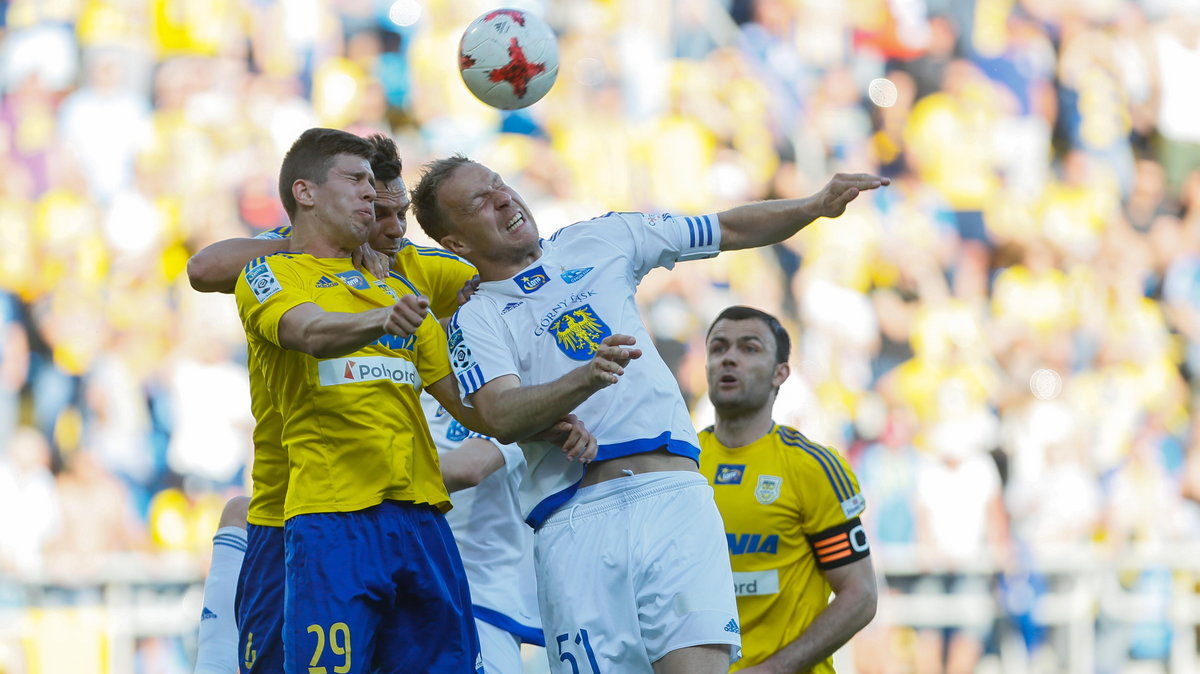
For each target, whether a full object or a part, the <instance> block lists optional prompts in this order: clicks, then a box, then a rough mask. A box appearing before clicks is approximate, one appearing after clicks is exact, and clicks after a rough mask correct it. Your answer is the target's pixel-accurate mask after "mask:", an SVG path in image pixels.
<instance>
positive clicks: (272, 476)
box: [246, 226, 477, 527]
mask: <svg viewBox="0 0 1200 674" xmlns="http://www.w3.org/2000/svg"><path fill="white" fill-rule="evenodd" d="M291 230H292V228H291V227H290V226H289V227H278V228H276V229H273V230H270V231H269V232H266V233H264V234H263V235H260V236H259V237H256V238H280V239H282V238H287V237H289V236H291ZM394 267H395V270H396V272H397V273H398V274H400V275H401V276H403V277H405V278H406V279H408V280H409V281H410V282H411V283H412V284H413V285H414V286H415V287H416V288H417V291H418V292H420V293H421V294H422V295H425V296H426V297H428V298H429V309H430V311H432V312H433V314H434V316H437V317H438V318H442V317H445V316H450V315H452V314H453V313H454V311H455V310H456V309H457V308H458V291H460V290H462V288H463V286H464V285H466V283H467V281H469V280H471V278H472V277H474V276H475V275H476V274H477V272H476V271H475V267H473V266H471V264H470V263H468V262H467V261H466V260H464V259H462V258H460V257H458V256H457V255H455V254H454V253H451V252H449V251H445V250H442V249H440V248H427V247H424V246H418V245H416V244H413V243H412V242H410V241H405V243H404V245H403V247H402V248H401V249H400V252H398V253H396V257H395V264H394ZM257 360H258V359H257V358H256V357H255V356H254V354H253V353H251V354H250V357H249V365H248V366H249V370H250V396H251V397H250V411H251V412H252V413H253V414H254V420H255V425H254V463H253V465H252V466H251V470H250V478H251V496H250V512H249V514H248V515H247V517H246V520H247V521H248V522H250V523H251V524H256V525H260V526H271V527H281V526H283V520H284V516H283V513H284V500H285V497H286V495H287V486H288V460H287V452H285V451H284V449H283V444H282V442H281V440H280V438H281V436H282V435H283V418H282V417H281V416H280V415H279V413H278V412H277V411H275V407H274V405H273V404H272V403H271V399H270V395H269V394H268V393H267V391H266V383H265V380H264V379H263V375H262V370H261V368H259V367H258V362H257Z"/></svg>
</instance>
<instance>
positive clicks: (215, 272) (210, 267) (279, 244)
mask: <svg viewBox="0 0 1200 674" xmlns="http://www.w3.org/2000/svg"><path fill="white" fill-rule="evenodd" d="M290 245H291V243H290V240H289V239H286V238H278V239H225V240H224V241H218V242H216V243H213V244H209V245H208V246H205V247H204V248H203V249H202V250H201V251H200V252H198V253H196V254H195V255H193V256H192V257H191V258H190V259H188V262H187V275H188V282H190V283H191V284H192V288H194V289H195V290H198V291H200V292H202V293H232V292H233V288H234V286H235V285H237V278H238V275H239V274H241V273H242V269H243V268H244V267H245V266H246V264H247V263H249V262H250V261H251V260H253V259H255V258H258V257H263V256H265V255H271V254H273V253H278V252H280V251H284V250H288V247H289V246H290Z"/></svg>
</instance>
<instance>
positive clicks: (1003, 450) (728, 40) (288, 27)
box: [0, 0, 1200, 672]
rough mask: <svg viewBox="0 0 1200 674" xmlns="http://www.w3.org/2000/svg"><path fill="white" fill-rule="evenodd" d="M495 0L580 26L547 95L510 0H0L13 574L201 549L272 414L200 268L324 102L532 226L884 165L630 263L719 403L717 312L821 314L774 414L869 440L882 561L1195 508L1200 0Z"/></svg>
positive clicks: (936, 575)
mask: <svg viewBox="0 0 1200 674" xmlns="http://www.w3.org/2000/svg"><path fill="white" fill-rule="evenodd" d="M503 4H505V5H507V6H516V7H520V8H524V9H529V10H532V11H535V12H537V13H539V14H541V15H543V16H544V17H545V18H546V19H547V20H548V21H549V22H550V23H551V25H552V26H553V27H554V28H555V30H556V32H557V33H558V35H559V38H560V44H559V46H560V51H561V53H560V67H559V74H558V81H557V83H556V84H555V87H554V88H553V90H552V91H551V92H550V94H549V95H548V96H547V97H546V98H545V99H544V100H543V101H542V102H540V103H538V104H537V105H535V106H533V107H532V108H529V109H526V110H523V111H517V112H512V113H501V112H499V111H497V110H493V109H491V108H488V107H486V106H484V105H483V104H481V103H480V102H478V101H477V100H475V99H474V98H472V97H471V96H470V94H469V93H468V92H467V91H466V89H465V88H464V87H463V85H462V82H461V80H460V78H459V76H458V73H457V72H456V68H457V63H458V60H457V55H456V51H457V42H458V37H459V35H460V34H461V31H462V29H463V28H464V27H465V26H466V24H467V23H469V22H470V20H471V19H473V18H474V17H475V16H476V15H478V14H479V13H480V12H482V11H483V10H485V9H490V8H492V7H494V6H495V4H494V3H490V2H486V3H485V2H481V1H479V0H475V1H472V2H464V1H461V0H454V1H451V0H431V1H429V2H418V1H417V0H9V1H8V2H0V21H2V22H3V24H2V26H0V87H2V89H0V174H2V175H3V176H4V179H3V180H2V181H0V513H3V515H0V578H6V579H9V581H10V582H5V583H0V603H3V602H4V601H10V602H11V601H18V600H14V599H12V596H13V593H14V592H15V590H12V589H11V587H12V585H11V581H12V579H16V580H18V581H53V580H54V579H61V578H77V577H93V576H96V575H98V574H99V575H102V574H103V573H105V564H106V561H105V560H106V559H109V557H108V556H107V553H122V552H130V551H134V552H139V553H146V554H150V555H155V556H162V557H164V558H166V557H169V558H171V559H175V560H180V559H182V560H184V562H183V563H185V564H191V565H194V567H195V568H196V569H198V570H200V571H202V570H203V569H204V568H206V563H207V558H206V555H207V552H208V549H209V540H210V538H211V536H212V533H213V531H214V530H215V528H216V520H217V516H218V515H219V512H220V508H221V505H222V503H223V502H224V500H225V499H226V498H227V497H229V496H231V495H234V494H237V493H241V492H242V491H243V490H244V488H245V480H246V475H247V473H248V471H247V465H246V464H247V461H248V459H249V457H250V451H251V447H250V434H249V429H250V427H251V425H252V423H253V419H252V418H251V416H250V412H249V394H248V387H247V382H246V369H245V343H244V336H243V334H242V331H241V327H240V324H239V322H238V319H237V316H236V311H235V309H234V304H233V301H232V298H230V297H225V296H220V295H202V294H199V293H197V292H194V291H193V290H191V288H190V287H189V286H188V284H187V279H186V275H185V274H184V273H183V270H184V265H185V263H186V260H187V258H188V257H189V255H191V254H192V253H193V252H195V251H197V250H199V249H200V248H202V247H203V246H205V245H207V244H209V243H211V242H213V241H216V240H220V239H223V238H227V237H231V236H247V235H253V234H254V233H256V232H259V231H262V230H264V229H268V228H271V227H274V226H277V225H280V224H283V223H284V222H285V221H286V218H285V215H284V213H283V210H282V208H281V206H280V204H279V202H278V197H277V187H276V171H277V168H278V165H279V162H280V160H281V158H282V155H283V152H284V151H285V150H286V149H287V147H288V146H289V145H290V144H291V142H292V141H293V140H294V139H295V137H296V136H298V135H299V133H300V132H301V131H303V130H304V129H305V128H308V127H311V126H330V127H338V128H345V129H349V130H351V131H355V132H359V133H363V134H366V133H370V132H384V133H388V134H391V135H392V136H393V137H395V138H396V139H397V142H398V143H399V145H400V147H401V153H402V156H403V158H404V160H405V176H406V178H407V179H408V181H409V184H410V186H411V185H413V184H414V183H415V182H416V180H417V179H418V177H419V175H420V173H419V169H420V166H421V164H422V163H423V162H424V161H426V160H428V159H431V158H433V157H437V156H444V155H446V154H448V153H451V152H464V153H466V154H468V155H470V156H472V157H473V158H475V159H478V160H480V161H483V162H485V163H487V164H489V165H490V166H491V167H493V168H495V169H496V170H498V171H499V172H500V173H501V174H502V175H504V176H505V177H506V179H507V180H508V181H509V182H510V183H511V184H513V185H515V186H516V187H517V189H518V190H519V191H521V192H522V193H523V194H524V196H525V197H526V199H527V201H529V202H530V204H531V207H532V209H533V211H534V213H535V214H536V216H537V218H538V222H539V225H540V227H541V229H542V233H543V235H548V234H549V233H551V232H553V231H554V230H555V229H556V228H558V227H560V226H563V225H566V224H570V223H571V222H574V221H577V220H580V219H585V218H588V217H592V216H594V215H599V214H601V213H603V212H606V211H609V210H639V211H668V212H673V213H681V214H694V213H704V212H713V211H718V210H721V209H723V208H727V207H730V206H732V205H736V204H738V203H742V202H745V201H749V200H757V199H764V198H781V197H796V196H805V195H808V194H810V193H812V192H815V191H816V190H817V189H819V188H820V187H821V185H823V184H824V182H825V180H827V178H828V177H829V175H831V174H832V173H833V172H835V171H851V172H860V171H865V172H879V173H881V174H883V175H887V176H890V177H891V179H892V181H893V182H892V186H891V187H889V188H887V189H884V190H881V191H879V192H876V193H871V194H870V195H869V196H867V197H864V198H861V199H859V200H858V201H857V202H855V203H854V204H853V205H852V206H851V208H850V209H849V210H848V212H847V213H846V215H844V216H843V217H841V218H839V219H837V220H834V221H821V222H817V223H815V224H813V225H812V226H811V227H809V228H808V229H806V230H805V231H804V232H802V233H801V234H800V235H798V236H796V237H794V238H793V239H791V240H789V241H788V242H786V243H784V244H781V245H778V246H775V247H773V248H770V249H762V250H755V251H741V252H737V253H732V254H724V255H722V256H720V257H719V258H716V259H715V260H711V261H706V262H699V263H689V264H686V265H680V266H679V267H677V268H676V269H675V270H674V271H673V272H670V273H665V272H661V271H659V272H655V273H653V274H651V275H650V276H649V277H648V278H647V279H646V280H645V282H644V283H643V287H642V290H641V293H640V297H641V300H642V302H643V305H644V310H645V315H646V317H647V320H648V322H649V327H650V328H651V331H652V333H653V334H654V335H655V338H656V340H657V343H658V347H659V349H660V351H661V352H662V353H663V355H664V357H666V358H667V360H668V363H669V364H670V365H672V367H673V368H674V370H675V372H676V373H677V375H678V377H679V381H680V386H681V388H682V389H683V391H684V394H685V396H686V397H687V398H688V400H689V401H691V402H692V403H693V404H694V408H695V410H696V417H697V423H698V425H704V424H706V423H708V420H709V419H711V412H710V411H709V410H708V408H707V403H706V400H705V395H704V389H705V385H704V371H703V363H704V350H703V336H704V331H705V328H706V327H707V325H708V322H709V321H710V320H711V318H712V317H713V316H715V315H716V313H717V312H718V311H720V309H722V308H723V307H725V306H727V305H729V304H733V303H742V304H752V305H754V306H756V307H759V308H762V309H764V310H767V311H770V312H773V313H776V314H777V315H779V316H780V317H781V318H783V319H784V321H785V324H787V325H788V327H789V328H790V329H791V330H792V333H793V335H794V339H795V341H796V342H797V344H798V348H797V349H796V350H795V351H796V353H795V362H794V363H793V366H794V367H793V371H794V372H795V373H796V376H793V378H792V380H791V381H789V383H788V384H787V385H786V386H785V388H784V391H783V393H782V395H781V400H780V404H779V406H778V408H777V412H778V415H777V421H779V422H781V423H789V424H791V425H794V426H796V427H797V428H799V429H800V430H802V431H803V432H804V433H806V434H807V435H809V436H810V437H811V438H813V439H814V440H817V441H819V442H823V443H827V444H830V445H833V446H835V447H838V448H840V449H841V450H842V451H843V452H845V453H846V454H847V455H848V456H849V457H850V459H851V461H852V463H853V464H854V465H855V467H856V469H857V471H858V472H859V477H860V480H861V482H862V486H863V490H864V492H865V494H866V495H867V497H868V503H869V507H868V511H867V518H868V525H869V531H870V533H871V536H872V540H873V542H874V543H875V545H876V550H877V553H876V554H877V559H878V560H879V561H878V562H877V564H879V565H880V566H882V568H883V569H884V570H888V569H889V564H892V565H894V567H895V568H896V569H898V570H900V569H908V570H911V571H912V572H913V575H912V578H911V579H910V580H911V582H908V583H906V582H900V581H901V580H903V579H898V580H897V582H895V583H894V586H895V589H896V590H897V591H903V592H912V593H920V592H930V591H943V590H947V589H949V590H951V591H953V590H954V588H957V587H961V586H965V585H966V584H969V583H970V581H971V577H969V576H968V575H966V574H965V571H964V570H968V569H977V568H992V567H994V568H998V569H1001V570H1002V571H1004V575H1003V576H1002V578H1011V579H1019V578H1023V579H1025V581H1024V582H1025V584H1024V585H1023V587H1026V588H1028V587H1030V586H1031V585H1032V586H1034V587H1036V586H1038V585H1039V584H1038V583H1037V582H1036V580H1037V573H1036V569H1037V568H1038V567H1039V560H1045V559H1052V558H1054V557H1055V556H1056V555H1060V554H1065V553H1063V551H1064V550H1070V549H1076V548H1078V547H1079V546H1080V545H1088V546H1091V547H1090V548H1089V549H1092V550H1100V551H1105V552H1106V553H1112V554H1120V553H1121V552H1122V551H1123V550H1127V549H1130V548H1132V547H1136V546H1155V545H1157V546H1160V547H1163V548H1169V547H1170V546H1171V545H1173V544H1176V543H1180V542H1185V541H1195V540H1197V539H1200V503H1198V502H1200V421H1197V419H1196V412H1197V405H1198V404H1200V379H1198V375H1200V87H1198V86H1196V81H1195V78H1196V73H1197V72H1200V2H1197V1H1196V0H1142V1H1140V2H1135V1H1130V0H1060V1H1058V2H1036V1H1033V0H849V1H846V2H821V1H817V0H675V1H673V2H645V1H644V0H553V1H546V2H537V1H532V0H531V1H524V2H519V1H514V2H506V3H503ZM410 235H411V236H412V237H413V238H414V239H416V240H418V241H420V242H422V243H429V242H428V241H427V240H425V239H423V237H422V234H421V232H420V231H419V228H418V227H417V226H416V224H415V223H412V225H411V226H410ZM1164 573H1166V574H1167V576H1166V577H1167V580H1166V581H1163V577H1164ZM1030 579H1032V580H1030ZM1123 582H1124V583H1125V584H1126V586H1127V589H1130V590H1131V591H1139V588H1143V590H1142V591H1144V592H1147V593H1156V592H1157V593H1160V594H1161V593H1163V592H1170V591H1171V587H1172V585H1171V582H1170V573H1169V570H1167V571H1164V569H1162V568H1159V567H1156V566H1148V567H1146V568H1142V569H1140V570H1138V571H1137V572H1136V573H1134V574H1132V575H1129V576H1128V577H1127V578H1124V579H1123ZM1014 584H1015V581H1014ZM6 588H7V589H6ZM1013 613H1014V615H1016V616H1017V618H1019V617H1020V615H1021V614H1020V610H1019V609H1014V610H1013ZM1018 622H1020V621H1019V620H1018ZM1023 635H1024V638H1025V640H1026V643H1027V644H1028V645H1030V647H1031V648H1035V647H1037V646H1038V645H1039V644H1041V643H1042V642H1044V641H1045V639H1046V637H1045V635H1044V634H1042V632H1040V631H1039V630H1038V629H1037V626H1036V625H1034V626H1032V627H1028V629H1025V630H1024V632H1023ZM942 636H943V635H941V634H940V633H933V632H929V633H925V632H922V633H919V634H914V635H911V639H910V642H911V643H909V644H908V647H911V650H912V652H913V653H914V656H913V657H914V658H920V657H937V656H936V655H930V654H937V653H939V652H940V651H939V650H938V648H940V642H939V641H938V640H939V639H940V638H941V637H942ZM880 638H892V637H880ZM1170 639H1171V634H1170V631H1169V630H1168V629H1165V628H1161V626H1159V628H1158V629H1155V626H1154V625H1150V626H1148V627H1147V628H1146V629H1141V630H1134V631H1133V632H1132V633H1131V636H1128V638H1125V639H1124V640H1118V641H1120V643H1121V644H1122V645H1121V646H1120V648H1119V649H1118V650H1120V649H1124V651H1123V655H1124V656H1125V657H1145V658H1147V659H1156V658H1163V657H1165V653H1166V652H1167V650H1169V648H1170ZM988 641H989V637H988V634H987V630H986V629H978V630H973V629H963V630H960V631H958V632H956V633H955V634H952V635H950V646H949V647H948V651H949V655H948V656H947V657H949V658H951V660H953V659H954V658H960V659H961V660H959V661H955V662H958V664H959V665H961V664H962V663H971V662H973V660H972V658H978V657H979V655H980V654H981V653H983V652H984V651H986V650H987V649H988V648H991V646H989V644H988ZM1109 643H1112V642H1109ZM922 654H924V655H922ZM1139 654H1140V655H1139ZM916 662H918V664H916V665H914V666H913V667H914V668H915V669H916V670H917V671H922V672H924V671H937V670H936V668H935V665H933V664H928V666H925V665H922V664H920V661H919V660H916ZM895 666H896V665H894V664H893V665H888V664H886V663H874V664H872V663H871V662H870V661H869V658H864V659H863V661H862V662H860V667H862V668H863V669H864V671H867V670H871V671H881V672H882V671H896V670H895V669H894V667H895ZM872 668H874V669H872ZM952 668H953V667H952ZM961 671H969V669H966V670H961ZM1098 671H1100V670H1098Z"/></svg>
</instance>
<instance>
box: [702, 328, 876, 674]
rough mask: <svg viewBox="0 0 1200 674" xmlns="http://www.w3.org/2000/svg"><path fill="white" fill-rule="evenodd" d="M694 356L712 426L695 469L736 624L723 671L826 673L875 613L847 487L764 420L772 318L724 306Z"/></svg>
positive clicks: (823, 454)
mask: <svg viewBox="0 0 1200 674" xmlns="http://www.w3.org/2000/svg"><path fill="white" fill-rule="evenodd" d="M706 349H707V353H708V360H707V374H708V385H709V398H710V400H711V401H712V403H713V407H714V409H715V412H716V423H715V424H714V425H713V426H712V427H710V428H707V429H705V430H704V431H702V432H701V433H700V450H701V451H700V472H701V473H703V474H704V476H705V477H706V478H707V479H708V481H709V483H710V484H711V485H712V486H713V498H715V499H716V502H717V508H718V509H719V510H720V511H721V517H722V518H723V519H724V522H725V536H726V541H727V543H728V545H729V555H730V563H731V566H732V568H733V576H734V590H735V593H736V595H737V605H738V615H739V617H740V619H741V627H742V659H741V660H740V661H738V662H737V663H734V665H733V666H732V667H731V668H730V671H739V670H742V671H745V672H747V673H754V674H757V673H758V672H817V673H819V674H832V672H833V661H832V657H831V656H832V654H833V652H834V651H835V650H836V649H837V648H839V647H840V646H841V645H842V644H844V643H845V642H846V641H847V640H849V638H850V637H851V636H853V635H854V634H855V633H856V632H858V630H860V629H862V627H863V626H865V625H866V624H867V622H869V621H870V620H871V618H872V617H873V616H874V614H875V604H876V588H875V574H874V571H873V569H872V567H871V560H870V546H869V545H868V544H867V537H866V534H865V533H864V532H863V528H862V524H861V522H860V521H859V518H858V516H859V514H860V513H862V511H863V509H864V507H865V504H866V502H865V500H864V498H863V495H862V493H861V492H860V490H859V486H858V480H857V479H856V478H855V476H854V472H853V471H852V470H851V469H850V466H849V465H848V464H847V463H846V461H845V459H843V458H842V457H841V455H839V454H838V453H837V452H836V451H834V450H833V449H830V448H828V447H825V446H822V445H820V444H817V443H814V442H812V441H811V440H809V439H808V438H806V437H805V436H804V435H803V434H802V433H800V432H799V431H797V430H796V429H794V428H789V427H787V426H781V425H777V424H775V423H774V422H773V421H772V419H771V412H772V409H771V408H772V406H773V404H774V402H775V396H776V394H777V392H778V389H779V386H780V385H781V384H782V383H783V381H784V380H785V379H786V378H787V376H788V374H789V368H788V364H787V359H788V351H789V349H790V339H789V337H788V335H787V332H786V331H785V330H784V329H783V327H782V326H781V325H780V324H779V321H778V320H776V319H775V318H774V317H773V316H771V315H770V314H766V313H763V312H761V311H758V310H757V309H752V308H749V307H730V308H728V309H726V310H725V311H723V312H722V313H721V314H720V315H719V316H718V317H717V319H716V321H714V322H713V325H712V327H711V328H710V329H709V334H708V339H707V340H706ZM831 591H836V593H837V597H836V598H835V599H834V601H833V602H830V601H829V596H830V593H831Z"/></svg>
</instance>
